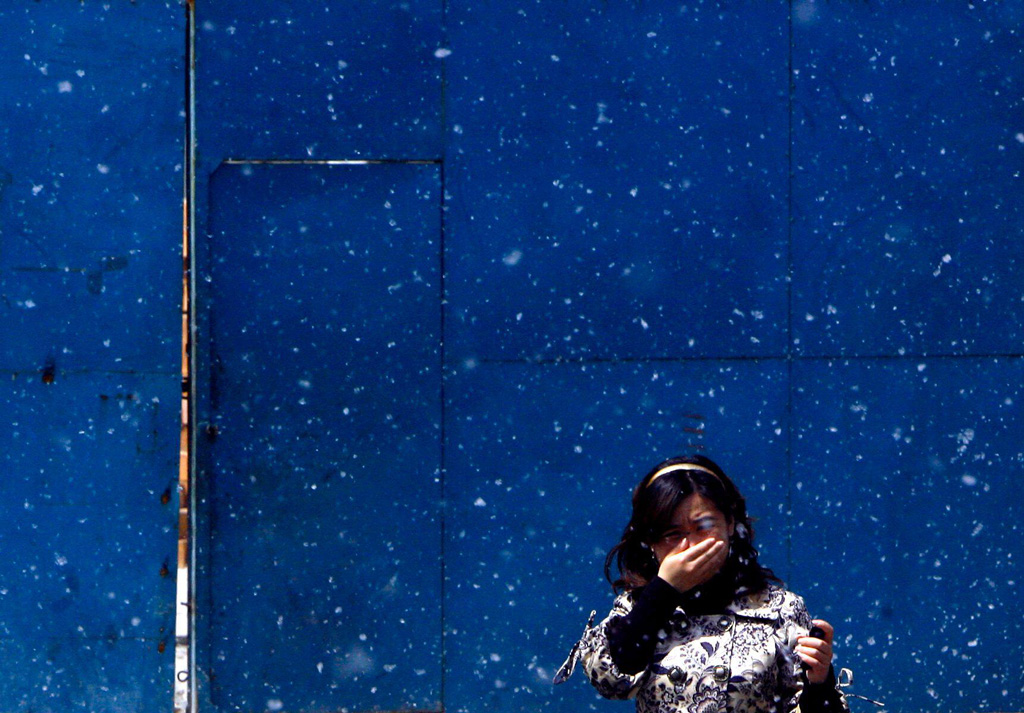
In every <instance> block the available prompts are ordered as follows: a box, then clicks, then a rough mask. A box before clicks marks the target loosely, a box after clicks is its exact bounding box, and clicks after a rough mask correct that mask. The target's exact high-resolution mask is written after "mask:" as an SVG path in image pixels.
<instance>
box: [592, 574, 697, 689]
mask: <svg viewBox="0 0 1024 713" xmlns="http://www.w3.org/2000/svg"><path fill="white" fill-rule="evenodd" d="M680 601H681V595H680V593H679V592H678V590H676V588H675V587H673V586H672V585H671V584H669V583H668V582H666V581H665V580H664V579H661V578H660V577H655V578H654V579H652V580H651V582H650V584H648V585H647V586H646V587H644V588H643V589H642V590H641V591H640V594H639V596H638V597H637V599H636V601H635V602H634V604H633V609H632V610H631V611H630V612H629V613H628V614H626V615H625V616H618V617H615V618H614V619H610V620H609V621H608V623H607V625H606V628H605V634H606V635H607V636H608V648H609V651H610V653H611V657H612V661H613V662H614V663H615V665H616V666H617V667H618V669H619V670H620V671H622V672H623V673H638V672H640V671H643V670H644V669H645V668H647V665H648V664H649V663H650V662H651V656H652V655H653V654H654V647H655V645H656V644H657V643H658V638H657V637H658V630H659V629H662V628H663V627H664V626H665V624H666V623H668V620H669V617H670V616H671V615H672V612H673V611H675V608H676V607H677V606H679V603H680Z"/></svg>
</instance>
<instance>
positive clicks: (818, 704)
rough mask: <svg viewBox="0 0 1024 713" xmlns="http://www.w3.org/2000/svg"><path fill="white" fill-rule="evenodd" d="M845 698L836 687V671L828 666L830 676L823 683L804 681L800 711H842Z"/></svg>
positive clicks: (807, 712) (831, 712) (822, 712)
mask: <svg viewBox="0 0 1024 713" xmlns="http://www.w3.org/2000/svg"><path fill="white" fill-rule="evenodd" d="M843 710H845V707H844V706H843V700H842V698H841V697H840V695H839V689H837V688H836V672H835V669H833V668H832V667H831V666H829V668H828V678H826V679H825V680H824V681H822V682H821V683H806V682H805V683H804V691H803V693H801V694H800V713H841V711H843Z"/></svg>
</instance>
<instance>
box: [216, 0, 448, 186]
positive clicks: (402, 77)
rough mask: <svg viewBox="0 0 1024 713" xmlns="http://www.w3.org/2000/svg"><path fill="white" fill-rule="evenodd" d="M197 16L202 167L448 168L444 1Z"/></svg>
mask: <svg viewBox="0 0 1024 713" xmlns="http://www.w3.org/2000/svg"><path fill="white" fill-rule="evenodd" d="M196 13H197V18H198V23H197V28H198V37H197V40H196V44H197V58H196V61H197V65H196V66H197V81H198V95H197V111H198V119H199V137H198V138H199V151H200V156H201V162H202V163H203V164H204V165H207V166H210V167H215V166H216V165H217V164H218V163H219V162H220V160H221V159H224V158H293V159H310V158H312V159H324V158H327V159H337V158H377V159H385V158H390V159H405V158H418V159H436V158H439V157H440V155H441V61H442V60H441V57H439V56H438V55H441V56H443V54H444V51H443V50H444V49H445V48H444V47H443V46H442V34H441V18H442V3H441V2H440V0H413V1H411V2H408V1H406V2H370V3H368V2H359V1H358V0H349V1H347V2H338V1H332V2H329V3H326V2H314V3H294V2H281V0H218V2H212V3H197V8H196Z"/></svg>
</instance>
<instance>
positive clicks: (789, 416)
mask: <svg viewBox="0 0 1024 713" xmlns="http://www.w3.org/2000/svg"><path fill="white" fill-rule="evenodd" d="M786 31H787V40H788V41H787V56H786V87H787V101H786V109H787V124H786V420H787V421H788V423H787V424H786V516H787V520H788V522H787V527H786V566H787V568H788V570H789V571H790V572H792V571H793V429H794V428H795V424H794V422H793V118H794V117H793V97H794V94H795V92H796V83H795V81H794V75H793V0H789V2H788V3H787V18H786Z"/></svg>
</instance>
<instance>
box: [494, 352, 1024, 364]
mask: <svg viewBox="0 0 1024 713" xmlns="http://www.w3.org/2000/svg"><path fill="white" fill-rule="evenodd" d="M1022 357H1024V354H1014V353H993V354H867V355H826V356H813V355H810V356H795V355H794V356H786V355H767V356H693V357H622V358H611V357H593V358H578V359H572V358H565V357H553V358H546V359H545V358H542V359H477V360H476V363H478V364H647V363H657V364H662V363H673V362H679V363H685V362H694V361H755V362H756V361H767V362H785V361H788V360H792V361H795V362H798V361H806V362H821V361H825V362H829V361H919V360H922V359H926V360H940V361H945V360H952V361H959V360H968V359H974V360H983V359H1020V358H1022Z"/></svg>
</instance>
